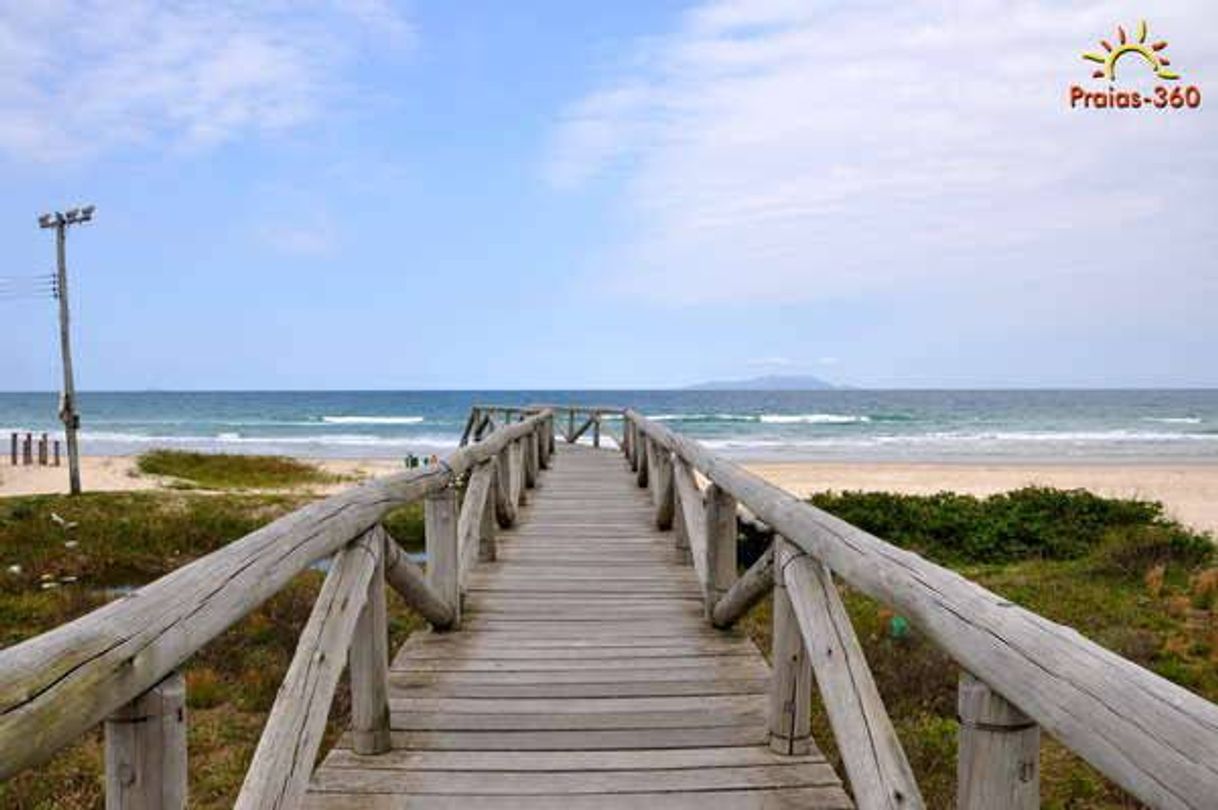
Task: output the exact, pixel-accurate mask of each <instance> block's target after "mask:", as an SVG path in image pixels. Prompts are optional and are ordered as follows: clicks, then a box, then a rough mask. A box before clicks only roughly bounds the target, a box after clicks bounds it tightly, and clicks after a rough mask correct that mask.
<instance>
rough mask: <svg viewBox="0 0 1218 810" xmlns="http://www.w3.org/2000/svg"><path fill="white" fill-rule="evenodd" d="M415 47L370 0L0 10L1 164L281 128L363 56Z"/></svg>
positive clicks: (331, 92) (45, 5)
mask: <svg viewBox="0 0 1218 810" xmlns="http://www.w3.org/2000/svg"><path fill="white" fill-rule="evenodd" d="M412 36H413V33H412V30H411V28H410V26H409V24H408V23H407V22H406V21H405V20H404V19H403V18H402V17H401V16H400V15H399V14H397V13H396V12H395V11H394V10H393V8H392V7H391V6H390V5H388V4H386V3H384V2H381V0H333V2H321V1H320V0H318V1H317V2H306V3H288V2H275V1H274V0H272V1H271V2H265V3H245V2H240V0H214V1H213V2H207V3H198V2H164V3H158V2H152V0H77V1H76V2H56V0H38V2H16V3H8V4H4V5H0V154H5V153H7V154H8V155H9V156H10V157H13V158H16V159H27V160H43V161H49V160H61V159H71V158H79V157H81V156H88V155H93V154H96V153H98V152H101V151H105V150H108V149H112V148H121V147H125V146H130V145H141V144H143V145H164V146H167V147H170V148H185V149H194V148H203V147H208V146H212V145H215V144H218V143H222V142H225V141H228V140H232V139H235V138H239V137H244V136H247V135H251V134H265V133H270V132H276V131H282V130H285V129H288V128H291V127H294V126H297V125H300V124H302V123H304V122H307V121H309V120H311V119H314V118H316V117H317V116H319V115H320V114H321V113H322V112H323V110H325V108H326V107H327V105H328V104H330V103H331V102H333V101H334V100H335V99H336V98H337V97H339V96H340V94H341V90H342V89H343V79H342V73H343V69H344V67H345V66H346V65H347V64H348V62H350V61H351V60H352V59H353V57H354V56H355V55H356V54H357V53H358V52H359V51H360V50H361V49H364V48H366V47H370V43H375V44H376V45H380V46H383V47H386V48H401V47H404V46H407V45H409V43H410V41H411V39H412Z"/></svg>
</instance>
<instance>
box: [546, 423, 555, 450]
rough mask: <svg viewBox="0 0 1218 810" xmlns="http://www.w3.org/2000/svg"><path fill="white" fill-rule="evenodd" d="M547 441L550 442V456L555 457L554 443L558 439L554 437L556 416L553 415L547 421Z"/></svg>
mask: <svg viewBox="0 0 1218 810" xmlns="http://www.w3.org/2000/svg"><path fill="white" fill-rule="evenodd" d="M546 440H547V441H549V442H550V455H554V442H555V441H556V439H555V436H554V416H553V415H551V416H550V418H549V419H547V420H546Z"/></svg>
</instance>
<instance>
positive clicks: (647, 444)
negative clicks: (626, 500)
mask: <svg viewBox="0 0 1218 810" xmlns="http://www.w3.org/2000/svg"><path fill="white" fill-rule="evenodd" d="M650 453H651V439H649V438H648V437H647V436H643V437H642V441H640V442H639V466H638V467H636V468H635V478H634V480H635V481H636V482H637V483H638V485H639V486H640V487H646V486H647V464H648V462H649V461H650V459H648V455H650Z"/></svg>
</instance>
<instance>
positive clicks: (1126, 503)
mask: <svg viewBox="0 0 1218 810" xmlns="http://www.w3.org/2000/svg"><path fill="white" fill-rule="evenodd" d="M811 501H812V503H813V504H815V505H816V506H819V507H820V508H822V509H824V510H826V511H828V512H831V513H833V514H834V515H837V516H838V517H840V518H842V519H843V520H846V521H848V522H850V523H852V524H854V525H855V526H858V527H859V528H861V529H864V530H866V531H868V532H871V533H872V534H874V535H876V536H878V537H881V538H883V539H884V540H887V541H888V542H890V543H894V544H896V545H899V546H902V547H904V548H908V549H912V550H914V551H917V552H919V553H921V554H924V555H926V556H927V557H930V558H931V559H934V560H936V561H939V562H943V563H951V564H962V563H1004V562H1013V561H1016V560H1024V559H1050V560H1070V559H1078V558H1081V557H1084V556H1087V555H1088V554H1090V553H1091V552H1093V551H1094V550H1095V549H1097V548H1098V547H1099V546H1101V545H1103V544H1104V543H1105V542H1108V538H1109V537H1110V536H1111V535H1112V533H1113V532H1118V533H1119V532H1122V531H1126V532H1127V531H1131V530H1134V529H1138V528H1139V527H1140V528H1141V529H1146V530H1148V531H1149V530H1151V529H1153V532H1161V533H1162V534H1163V535H1164V537H1169V538H1170V544H1171V545H1172V547H1173V548H1175V549H1176V552H1177V553H1185V549H1193V552H1188V553H1194V552H1195V551H1196V550H1197V549H1202V548H1208V546H1209V540H1208V538H1207V537H1206V536H1205V535H1201V534H1198V533H1196V532H1192V531H1190V530H1188V529H1186V528H1184V527H1183V526H1181V525H1179V524H1178V523H1175V522H1173V521H1170V520H1168V519H1167V518H1166V517H1164V514H1163V505H1162V504H1160V503H1158V502H1154V501H1141V500H1131V499H1121V498H1104V497H1101V496H1099V495H1095V494H1093V493H1091V492H1088V491H1086V490H1081V489H1074V490H1060V489H1051V488H1046V487H1026V488H1024V489H1018V490H1014V491H1012V492H1006V493H1002V494H999V495H991V496H989V497H986V498H978V497H975V496H972V495H959V494H956V493H952V492H940V493H937V494H935V495H896V494H892V493H886V492H842V493H832V492H828V493H820V494H817V495H813V496H812V498H811ZM1153 532H1152V533H1153Z"/></svg>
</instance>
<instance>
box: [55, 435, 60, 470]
mask: <svg viewBox="0 0 1218 810" xmlns="http://www.w3.org/2000/svg"><path fill="white" fill-rule="evenodd" d="M55 466H56V467H58V466H59V439H56V440H55Z"/></svg>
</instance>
